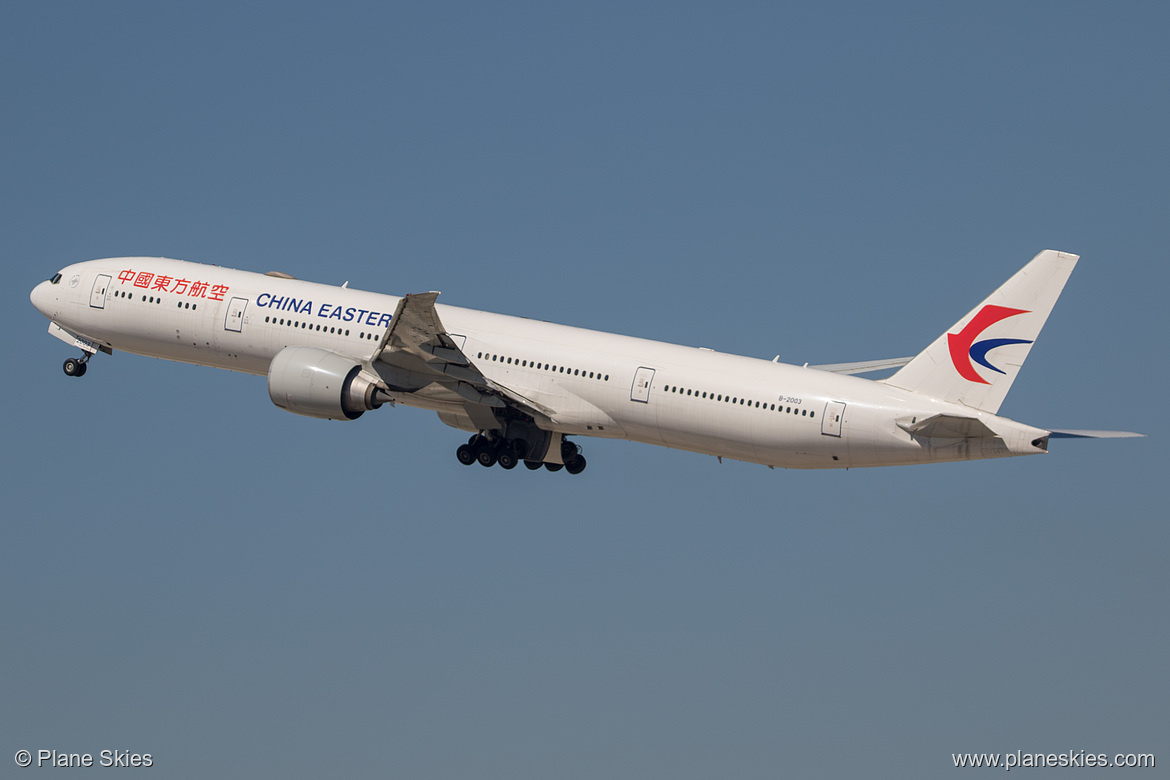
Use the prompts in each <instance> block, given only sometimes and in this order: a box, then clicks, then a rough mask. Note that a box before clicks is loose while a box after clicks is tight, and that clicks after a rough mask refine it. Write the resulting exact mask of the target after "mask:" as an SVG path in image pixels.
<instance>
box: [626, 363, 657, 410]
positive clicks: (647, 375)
mask: <svg viewBox="0 0 1170 780" xmlns="http://www.w3.org/2000/svg"><path fill="white" fill-rule="evenodd" d="M653 382H654V369H652V368H645V367H643V368H639V369H638V370H637V371H635V372H634V384H633V386H632V387H631V388H630V400H631V401H638V402H640V403H644V404H647V403H650V385H651V384H652V383H653Z"/></svg>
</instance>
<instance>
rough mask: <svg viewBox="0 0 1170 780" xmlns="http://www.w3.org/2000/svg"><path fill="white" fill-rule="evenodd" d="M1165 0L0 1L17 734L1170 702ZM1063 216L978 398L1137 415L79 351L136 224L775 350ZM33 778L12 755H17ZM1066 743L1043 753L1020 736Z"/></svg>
mask: <svg viewBox="0 0 1170 780" xmlns="http://www.w3.org/2000/svg"><path fill="white" fill-rule="evenodd" d="M1168 22H1170V11H1167V10H1165V9H1163V8H1161V7H1158V6H1156V5H1154V4H1136V3H1135V4H1120V5H1119V4H1112V5H1109V6H1106V5H1105V4H1090V3H1022V4H1021V3H1010V4H1009V3H1003V4H996V3H992V4H978V5H974V6H972V5H964V6H956V5H954V4H942V5H938V4H895V5H892V6H891V5H884V6H877V5H873V4H866V3H837V4H827V5H807V6H802V7H783V6H778V4H713V3H712V4H698V3H671V4H652V3H635V4H604V3H597V4H588V5H581V4H568V3H539V4H518V3H505V4H496V5H491V4H470V3H466V4H459V3H447V4H394V5H391V4H383V5H376V4H336V3H335V4H329V5H328V6H326V5H324V4H322V5H309V4H295V3H269V4H265V3H255V4H247V5H246V6H244V7H240V6H239V5H238V4H227V3H222V4H215V3H206V4H195V5H190V4H182V5H180V4H173V3H119V2H108V3H101V4H95V3H39V4H17V5H14V6H12V7H10V8H9V9H8V10H7V13H6V14H5V23H4V24H3V25H2V26H0V96H2V97H3V110H4V119H5V121H4V122H3V123H0V139H2V140H3V142H4V148H5V150H6V151H7V154H6V155H5V165H4V175H3V177H0V199H2V200H0V206H2V209H3V215H4V216H3V221H2V224H3V226H4V230H3V237H2V238H0V242H2V246H3V249H4V252H3V255H4V268H5V270H6V271H7V272H8V276H9V284H8V285H7V286H6V290H5V291H4V293H3V306H2V307H0V317H2V318H3V333H4V338H5V346H6V353H7V355H8V360H9V370H8V372H7V373H6V376H7V378H8V381H6V382H5V383H4V384H3V389H2V390H0V392H2V393H3V405H4V408H5V409H6V410H7V413H6V415H5V435H4V441H5V445H6V446H5V447H4V453H5V461H6V468H5V469H4V476H3V478H2V479H3V486H4V491H3V496H4V497H3V507H4V512H3V514H4V516H5V522H4V524H3V527H4V543H3V544H2V545H0V620H2V621H3V625H4V627H5V630H4V631H3V632H0V659H3V661H4V663H3V670H4V673H3V678H2V682H0V702H3V704H0V734H3V735H4V736H3V739H0V748H3V751H4V752H5V753H6V754H7V755H3V754H0V761H10V760H11V757H12V755H13V754H14V753H15V751H17V750H19V749H30V750H33V751H34V752H35V751H36V750H38V749H42V748H45V749H54V748H55V749H58V750H62V751H68V752H90V753H93V754H94V755H97V754H98V752H99V751H101V750H104V749H118V750H130V751H137V752H148V753H151V754H152V755H153V756H154V761H155V771H156V772H157V773H158V774H159V775H160V776H166V777H205V776H207V775H208V774H210V773H212V772H214V773H215V774H218V775H222V776H228V777H282V778H283V777H319V776H321V775H322V774H325V773H334V774H335V773H338V772H341V773H344V774H346V775H351V776H368V775H372V774H390V775H391V776H403V777H452V776H474V777H480V778H495V777H499V778H518V777H533V778H536V777H540V778H544V777H550V776H556V777H567V778H575V777H580V778H595V777H601V776H605V777H629V778H646V777H663V778H667V777H669V778H689V777H694V778H700V777H703V778H706V777H711V776H715V775H719V776H735V777H775V776H777V775H778V774H782V773H784V774H792V775H794V776H804V777H842V776H858V775H862V774H865V775H878V776H882V775H894V774H897V775H898V776H901V777H915V778H916V777H937V776H938V775H940V774H943V773H945V772H947V771H949V767H951V766H952V763H951V754H952V753H955V752H1008V751H1015V750H1023V751H1025V752H1059V751H1067V750H1070V749H1072V750H1074V751H1076V750H1081V749H1084V750H1086V751H1088V752H1092V753H1099V752H1100V753H1109V754H1113V753H1118V752H1147V753H1154V754H1155V755H1157V756H1158V757H1159V758H1161V759H1164V760H1170V745H1168V744H1167V742H1166V734H1167V733H1170V729H1168V726H1170V723H1168V722H1167V716H1166V707H1165V702H1166V697H1167V693H1170V691H1168V676H1167V672H1166V665H1165V656H1166V647H1167V646H1168V643H1170V642H1168V640H1170V633H1168V629H1167V625H1168V621H1167V610H1166V605H1165V601H1166V598H1165V597H1166V593H1167V592H1168V591H1170V575H1168V574H1167V567H1166V565H1165V559H1166V550H1167V546H1168V543H1170V532H1168V530H1167V523H1166V516H1167V511H1166V492H1165V488H1164V484H1165V483H1164V471H1165V467H1166V465H1167V462H1168V461H1167V449H1166V444H1165V442H1166V441H1167V434H1168V431H1167V427H1168V426H1167V414H1166V405H1165V403H1164V402H1163V400H1162V396H1163V395H1164V388H1165V386H1166V384H1167V369H1166V366H1165V360H1164V357H1163V355H1164V351H1165V348H1164V345H1163V342H1164V339H1165V332H1166V326H1165V324H1164V316H1163V313H1164V308H1165V307H1164V302H1163V297H1164V295H1163V291H1164V290H1165V289H1166V287H1167V283H1168V282H1170V273H1168V272H1167V263H1166V253H1165V248H1166V247H1167V246H1170V236H1168V235H1167V233H1168V231H1167V220H1166V215H1167V213H1168V207H1170V198H1168V191H1167V185H1166V181H1167V173H1168V165H1167V163H1168V158H1170V155H1168V153H1167V145H1166V140H1165V139H1166V138H1167V137H1170V114H1168V111H1167V106H1166V100H1165V96H1166V94H1167V87H1168V86H1170V83H1168V82H1170V62H1168V55H1167V53H1166V47H1165V45H1164V40H1163V35H1162V31H1164V30H1165V29H1166V28H1167V24H1168ZM1045 248H1054V249H1062V250H1065V251H1069V252H1075V253H1078V254H1080V255H1082V258H1083V259H1082V261H1081V263H1080V265H1079V266H1078V268H1077V270H1076V272H1075V273H1074V275H1073V277H1072V280H1071V281H1070V283H1069V285H1068V287H1067V288H1066V290H1065V293H1064V295H1063V297H1062V299H1061V301H1060V303H1059V304H1058V305H1057V308H1056V310H1055V311H1054V313H1053V315H1052V317H1051V318H1050V319H1049V322H1048V325H1047V328H1046V329H1045V331H1044V333H1043V334H1042V336H1041V337H1040V339H1039V340H1038V341H1037V343H1036V346H1035V348H1034V349H1033V350H1032V353H1031V356H1030V358H1029V362H1028V364H1027V366H1026V367H1025V368H1024V370H1023V372H1022V374H1021V377H1020V379H1019V381H1017V382H1016V384H1015V386H1014V388H1013V391H1012V393H1011V395H1009V396H1008V399H1007V401H1006V403H1005V404H1004V407H1003V409H1002V410H1001V411H1002V412H1003V413H1004V414H1006V415H1007V416H1009V417H1013V418H1014V419H1018V420H1021V421H1023V422H1027V423H1031V424H1035V425H1038V426H1042V427H1043V426H1051V427H1066V428H1120V429H1131V430H1139V431H1142V432H1144V433H1147V434H1149V438H1147V439H1142V440H1128V441H1104V442H1056V443H1054V445H1053V448H1052V449H1053V451H1052V453H1051V455H1049V456H1047V457H1035V458H1024V459H1015V460H1005V461H997V462H983V463H970V464H953V465H944V466H930V467H922V468H905V469H884V470H880V469H879V470H851V471H848V472H823V473H822V472H809V473H805V472H797V471H779V470H777V471H769V470H767V469H765V468H763V467H759V466H751V465H745V464H738V463H730V462H728V463H724V464H722V465H720V464H719V463H717V462H716V461H715V460H714V459H713V458H707V457H703V456H699V455H694V454H688V453H681V452H674V451H669V450H662V449H657V448H652V447H648V446H644V445H637V444H630V443H622V442H600V441H586V442H585V446H586V449H585V452H586V454H587V456H588V458H589V463H590V467H589V470H588V471H587V472H586V473H585V474H584V475H582V476H581V477H579V478H576V479H574V478H569V477H568V476H567V475H565V474H563V473H562V474H558V475H550V474H545V473H543V472H541V473H528V472H527V471H526V470H523V469H520V470H517V471H513V472H503V471H501V470H500V469H491V470H487V469H482V468H479V467H473V468H464V467H462V466H460V465H459V464H458V463H457V462H456V460H455V457H454V450H455V447H456V445H457V444H458V443H460V441H461V440H462V438H463V437H462V435H461V434H460V433H459V432H457V431H454V430H451V429H449V428H446V427H445V426H443V425H442V424H441V423H439V421H438V420H437V419H436V418H435V417H434V415H431V414H429V413H424V412H420V411H416V410H411V409H406V408H399V409H389V408H384V409H382V410H380V411H379V412H377V413H371V414H369V415H366V416H365V417H363V418H362V419H361V420H360V421H358V422H356V423H346V424H342V423H326V422H322V421H317V420H309V419H304V418H298V417H295V416H293V415H290V414H288V413H286V412H283V411H281V410H279V409H277V408H275V407H274V406H272V404H271V403H270V401H269V400H268V397H267V392H266V389H265V386H264V381H263V379H261V378H257V377H249V376H243V375H238V374H232V373H227V372H218V371H214V370H211V369H201V368H196V367H191V366H185V365H178V364H169V363H163V362H161V361H156V360H152V359H147V358H140V357H135V356H130V355H125V354H115V355H114V356H112V357H107V356H99V357H98V358H97V359H95V361H94V362H93V364H92V365H91V367H90V371H89V372H88V374H87V375H86V377H85V378H84V379H83V380H80V381H78V380H71V379H67V378H66V377H65V376H64V375H63V374H62V373H61V368H60V364H61V362H62V361H63V360H64V359H65V358H66V357H68V356H70V355H71V354H72V350H70V349H68V348H67V347H66V346H65V345H63V344H61V343H60V342H59V341H57V340H56V339H53V338H52V337H50V336H49V335H48V334H47V333H46V332H45V328H46V322H45V321H44V319H43V318H42V317H41V315H40V314H38V313H37V312H36V311H35V310H34V309H33V308H32V306H31V305H30V304H29V301H28V291H29V289H31V288H32V287H33V285H34V284H36V283H37V282H38V281H40V280H42V279H44V278H47V277H49V276H51V275H52V274H53V273H54V272H55V271H56V270H57V269H58V268H59V267H61V266H64V265H66V264H68V263H71V262H75V261H79V260H85V259H91V258H95V257H105V256H117V255H132V254H146V255H162V256H170V257H178V258H182V259H187V260H194V261H199V262H207V263H215V264H219V265H225V266H231V267H238V268H245V269H250V270H257V271H267V270H282V271H286V272H288V273H292V274H294V275H296V276H298V277H300V278H305V279H311V280H314V281H321V282H329V283H336V284H340V283H342V282H345V281H347V280H348V281H349V282H350V284H351V286H354V287H359V288H363V289H372V290H378V291H383V292H388V293H394V294H401V293H405V292H419V291H425V290H434V289H437V290H442V291H443V297H442V298H441V300H443V301H446V302H447V303H450V304H456V305H461V306H468V307H473V308H482V309H487V310H492V311H502V312H507V313H512V314H522V315H526V316H530V317H535V318H540V319H547V320H553V321H558V322H564V323H568V324H572V325H580V326H585V327H593V328H599V329H604V330H610V331H616V332H620V333H629V334H633V335H639V336H646V337H650V338H658V339H663V340H669V341H674V342H679V343H683V344H693V345H701V346H709V347H713V348H717V349H720V350H724V351H730V352H738V353H741V354H747V355H753V356H758V357H764V358H769V359H770V358H771V357H772V356H773V355H776V354H779V355H780V356H781V359H782V360H786V361H790V362H797V363H803V362H806V361H810V362H814V363H816V362H840V361H849V360H863V359H870V358H882V357H892V356H897V355H905V354H912V353H914V352H917V351H918V350H920V349H921V348H923V347H925V346H926V345H927V344H928V343H929V342H930V341H931V340H932V339H934V338H935V337H936V336H937V335H938V334H939V333H940V332H942V331H943V330H944V329H946V328H947V327H949V326H950V325H951V324H952V323H953V322H954V321H955V320H957V319H958V318H959V317H960V316H962V315H963V314H964V313H965V312H967V311H968V310H969V309H970V308H971V307H972V306H973V305H974V304H976V303H978V302H979V300H981V299H982V298H983V297H984V296H985V295H986V294H987V293H989V292H990V291H991V290H993V289H994V288H995V287H996V286H998V285H999V284H1000V283H1001V282H1002V281H1003V280H1005V279H1007V278H1008V277H1009V276H1010V275H1011V274H1012V273H1014V272H1015V270H1017V269H1018V268H1019V267H1020V266H1022V265H1023V264H1024V263H1025V262H1026V261H1027V260H1028V259H1030V258H1031V257H1032V256H1033V255H1035V254H1036V253H1037V252H1039V251H1040V250H1041V249H1045ZM29 771H32V770H29ZM1048 771H1049V772H1057V773H1059V772H1060V770H1048Z"/></svg>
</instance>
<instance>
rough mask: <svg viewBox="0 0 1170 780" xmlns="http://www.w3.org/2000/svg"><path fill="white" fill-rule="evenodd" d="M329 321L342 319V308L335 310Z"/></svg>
mask: <svg viewBox="0 0 1170 780" xmlns="http://www.w3.org/2000/svg"><path fill="white" fill-rule="evenodd" d="M329 319H331V320H339V319H341V307H340V306H338V307H337V308H336V309H334V310H333V313H332V314H330V315H329Z"/></svg>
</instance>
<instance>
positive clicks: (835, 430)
mask: <svg viewBox="0 0 1170 780" xmlns="http://www.w3.org/2000/svg"><path fill="white" fill-rule="evenodd" d="M844 419H845V404H843V403H841V402H840V401H829V402H828V403H827V404H825V415H824V417H822V418H821V433H823V434H824V435H825V436H840V435H841V423H842V422H843V421H844Z"/></svg>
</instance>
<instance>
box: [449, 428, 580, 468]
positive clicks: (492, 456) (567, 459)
mask: <svg viewBox="0 0 1170 780" xmlns="http://www.w3.org/2000/svg"><path fill="white" fill-rule="evenodd" d="M527 454H528V453H527V443H526V442H524V441H523V440H522V439H502V438H496V439H489V438H488V437H487V436H483V435H481V434H478V433H477V434H475V435H474V436H472V437H471V438H470V439H468V440H467V443H466V444H460V445H459V449H457V450H455V457H457V458H459V462H460V463H462V464H463V465H464V466H470V465H471V464H472V463H476V462H478V463H479V465H481V466H484V467H485V468H487V467H491V466H494V465H496V464H497V463H498V464H500V468H503V469H506V470H509V471H510V470H512V469H514V468H516V466H517V465H518V464H519V463H520V461H522V460H523V461H524V466H525V468H527V469H528V470H529V471H536V470H537V469H539V468H540V467H541V466H544V467H545V468H546V469H548V470H549V471H560V470H561V469H562V468H563V469H564V470H565V471H567V472H569V473H570V474H580V473H581V472H582V471H584V470H585V457H584V456H583V455H581V448H580V447H579V446H577V445H576V444H574V443H573V442H571V441H562V442H561V460H563V461H564V463H563V464H562V463H542V462H541V461H539V460H524V456H525V455H527Z"/></svg>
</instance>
